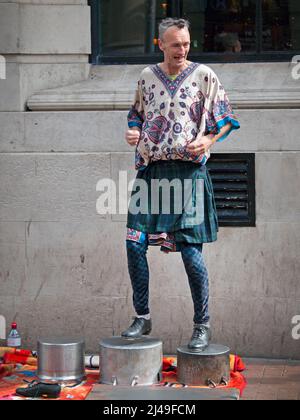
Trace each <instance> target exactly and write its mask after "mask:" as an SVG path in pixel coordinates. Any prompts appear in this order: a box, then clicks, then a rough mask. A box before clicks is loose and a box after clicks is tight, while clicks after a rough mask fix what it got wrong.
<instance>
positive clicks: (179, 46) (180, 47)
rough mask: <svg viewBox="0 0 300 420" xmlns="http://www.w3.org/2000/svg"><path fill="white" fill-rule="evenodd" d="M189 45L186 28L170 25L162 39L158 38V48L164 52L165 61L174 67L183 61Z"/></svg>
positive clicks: (178, 66)
mask: <svg viewBox="0 0 300 420" xmlns="http://www.w3.org/2000/svg"><path fill="white" fill-rule="evenodd" d="M190 46H191V37H190V33H189V30H188V29H187V28H183V29H179V28H177V27H176V26H172V27H171V28H169V29H168V30H167V31H166V32H165V34H164V37H163V39H162V40H161V39H160V40H159V48H160V49H161V50H162V51H163V53H164V56H165V62H167V63H168V65H170V66H171V67H174V68H180V67H182V65H183V64H184V63H185V61H186V59H187V56H188V53H189V51H190Z"/></svg>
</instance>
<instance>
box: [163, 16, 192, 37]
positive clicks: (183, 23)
mask: <svg viewBox="0 0 300 420" xmlns="http://www.w3.org/2000/svg"><path fill="white" fill-rule="evenodd" d="M173 26H175V27H176V28H178V29H184V28H186V29H188V30H189V29H190V26H191V24H190V22H189V21H188V20H186V19H176V18H166V19H164V20H162V21H161V22H160V24H159V27H158V36H159V39H163V37H164V34H165V33H166V31H167V30H168V29H169V28H172V27H173Z"/></svg>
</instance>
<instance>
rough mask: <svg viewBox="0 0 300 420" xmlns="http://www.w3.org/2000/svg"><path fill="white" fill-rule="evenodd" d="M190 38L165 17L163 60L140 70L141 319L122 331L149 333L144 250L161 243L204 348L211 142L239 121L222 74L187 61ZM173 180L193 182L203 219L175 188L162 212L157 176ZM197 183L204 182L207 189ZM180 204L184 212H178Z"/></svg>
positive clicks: (137, 242)
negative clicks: (178, 266) (181, 278)
mask: <svg viewBox="0 0 300 420" xmlns="http://www.w3.org/2000/svg"><path fill="white" fill-rule="evenodd" d="M190 42H191V39H190V32H189V22H188V21H186V20H184V19H172V18H168V19H165V20H163V21H162V22H161V24H160V26H159V48H160V49H161V50H162V52H163V54H164V61H163V63H160V64H157V65H154V66H150V67H147V68H145V69H144V70H143V71H142V73H141V75H140V79H139V82H138V89H137V92H136V97H135V101H134V105H133V106H132V108H131V110H130V112H129V114H128V125H129V130H128V131H127V133H126V140H127V142H128V144H130V145H131V146H134V147H135V148H136V149H135V150H136V153H135V165H136V169H137V171H138V173H137V178H136V187H138V186H140V185H141V182H144V185H146V186H147V187H148V190H147V192H146V193H145V194H144V195H141V188H140V190H139V194H138V196H139V200H137V198H136V195H135V194H136V193H137V192H135V191H133V193H132V196H131V202H130V206H129V211H128V219H127V238H126V246H127V257H128V269H129V275H130V279H131V284H132V289H133V304H134V308H135V311H136V316H135V317H134V322H133V323H132V325H131V326H130V327H129V328H128V329H127V330H126V331H124V332H123V333H122V336H123V337H126V338H139V337H141V336H142V335H148V334H150V332H151V329H152V319H151V315H150V310H149V269H148V262H147V256H146V253H147V250H148V246H149V245H159V246H161V250H162V251H163V252H166V253H168V252H181V256H182V260H183V263H184V266H185V270H186V273H187V276H188V280H189V285H190V288H191V294H192V299H193V304H194V326H193V333H192V337H191V340H190V342H189V343H188V347H189V348H190V349H191V350H194V351H203V350H204V349H205V348H206V347H207V346H208V345H209V340H210V336H211V332H210V322H209V321H210V317H209V310H208V301H209V279H208V272H207V269H206V266H205V262H204V259H203V255H202V251H203V244H204V243H209V242H214V241H216V240H217V232H218V219H217V211H216V205H215V200H214V193H213V188H212V182H211V178H210V175H209V172H208V170H207V168H206V162H207V160H208V159H209V157H210V149H211V147H212V146H213V145H214V143H215V142H217V141H222V140H224V139H225V138H226V137H227V136H228V135H229V133H230V132H231V131H232V130H234V129H238V128H239V127H240V125H239V122H238V121H237V118H236V116H235V115H234V112H233V110H232V108H231V105H230V103H229V100H228V97H227V95H226V93H225V90H224V87H223V86H222V85H221V83H220V81H219V79H218V77H217V75H216V74H215V73H214V72H213V71H212V69H210V68H209V67H208V66H206V65H203V64H198V63H193V62H191V61H188V59H187V58H188V53H189V50H190ZM175 180H176V182H178V180H179V181H180V183H181V186H182V188H181V191H186V188H185V186H186V185H190V186H191V188H190V191H189V192H188V194H187V195H188V196H189V199H190V202H192V203H193V205H194V209H195V208H196V210H197V209H198V210H199V209H200V208H202V210H203V216H202V217H201V218H199V217H198V216H196V217H194V218H191V217H190V214H188V213H189V209H188V206H187V205H186V203H187V201H186V200H184V201H181V198H178V197H179V195H178V194H177V193H176V192H174V190H173V193H172V192H171V193H170V195H169V197H172V198H173V205H172V206H169V209H170V208H171V207H172V210H173V212H171V211H165V209H166V208H168V206H164V203H163V200H164V198H166V194H164V193H163V194H161V193H160V194H157V197H155V194H154V185H155V184H154V183H153V181H157V182H164V181H168V182H169V183H170V185H173V186H174V185H175V184H174V182H175ZM188 181H189V183H188ZM198 182H202V184H201V185H202V186H203V189H202V194H199V189H198V188H197V185H199V184H198ZM177 185H178V184H177ZM136 189H138V188H136ZM179 190H180V188H179ZM177 192H178V191H177ZM197 192H198V193H197ZM179 201H180V203H179ZM137 202H138V203H139V206H140V209H141V210H140V211H139V212H137V211H136V208H137ZM182 203H183V206H182V210H181V212H180V213H178V211H174V209H175V208H177V207H178V204H182ZM157 204H158V205H157ZM145 208H146V210H147V211H145ZM153 208H155V209H156V210H155V211H153ZM157 209H158V211H157ZM196 213H197V211H196Z"/></svg>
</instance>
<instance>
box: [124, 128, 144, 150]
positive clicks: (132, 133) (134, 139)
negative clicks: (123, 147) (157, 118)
mask: <svg viewBox="0 0 300 420" xmlns="http://www.w3.org/2000/svg"><path fill="white" fill-rule="evenodd" d="M140 137H141V130H140V129H139V128H138V127H135V128H131V129H130V130H127V131H126V141H127V143H128V144H129V145H130V146H136V145H137V144H138V142H139V139H140Z"/></svg>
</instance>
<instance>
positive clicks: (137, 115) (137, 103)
mask: <svg viewBox="0 0 300 420" xmlns="http://www.w3.org/2000/svg"><path fill="white" fill-rule="evenodd" d="M144 115H145V114H144V107H143V93H142V89H141V81H139V82H138V86H137V89H136V92H135V97H134V104H133V105H132V107H131V109H130V111H129V113H128V116H127V120H128V127H129V128H133V127H138V128H140V129H142V126H143V123H144Z"/></svg>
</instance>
